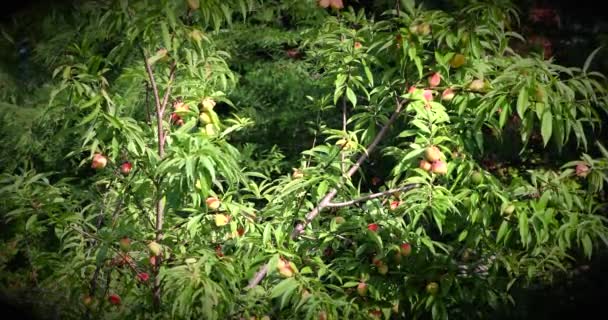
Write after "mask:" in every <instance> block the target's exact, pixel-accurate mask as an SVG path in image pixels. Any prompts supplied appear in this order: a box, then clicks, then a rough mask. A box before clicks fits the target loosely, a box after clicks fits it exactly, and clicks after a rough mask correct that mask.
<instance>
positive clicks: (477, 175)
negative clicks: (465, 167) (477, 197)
mask: <svg viewBox="0 0 608 320" xmlns="http://www.w3.org/2000/svg"><path fill="white" fill-rule="evenodd" d="M482 181H483V175H482V174H481V172H477V171H475V172H473V174H472V175H471V182H473V184H475V185H479V184H481V182H482Z"/></svg>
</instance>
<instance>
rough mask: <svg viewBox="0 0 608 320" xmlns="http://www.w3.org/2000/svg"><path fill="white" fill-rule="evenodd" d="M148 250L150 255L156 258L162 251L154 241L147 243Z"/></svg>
mask: <svg viewBox="0 0 608 320" xmlns="http://www.w3.org/2000/svg"><path fill="white" fill-rule="evenodd" d="M148 250H150V255H152V256H158V255H160V253H161V251H162V247H161V245H160V244H158V243H157V242H156V241H150V243H148Z"/></svg>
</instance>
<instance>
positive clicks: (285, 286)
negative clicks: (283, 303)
mask: <svg viewBox="0 0 608 320" xmlns="http://www.w3.org/2000/svg"><path fill="white" fill-rule="evenodd" d="M297 286H298V282H297V281H296V280H295V279H294V278H287V279H284V280H283V281H281V282H279V284H277V285H276V286H275V287H274V288H272V291H270V297H271V298H276V297H278V296H281V295H283V293H285V292H286V291H288V290H289V289H293V288H294V287H297Z"/></svg>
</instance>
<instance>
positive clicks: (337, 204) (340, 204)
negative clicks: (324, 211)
mask: <svg viewBox="0 0 608 320" xmlns="http://www.w3.org/2000/svg"><path fill="white" fill-rule="evenodd" d="M419 186H420V184H418V183H413V184H408V185H407V186H404V187H401V188H395V189H390V190H386V191H383V192H378V193H372V194H368V195H366V196H364V197H361V198H357V199H353V200H349V201H344V202H330V203H328V204H327V205H326V207H328V208H340V207H348V206H352V205H353V204H355V203H359V202H363V201H367V200H371V199H376V198H380V197H383V196H386V195H389V194H393V193H395V192H400V191H408V190H411V189H414V188H418V187H419Z"/></svg>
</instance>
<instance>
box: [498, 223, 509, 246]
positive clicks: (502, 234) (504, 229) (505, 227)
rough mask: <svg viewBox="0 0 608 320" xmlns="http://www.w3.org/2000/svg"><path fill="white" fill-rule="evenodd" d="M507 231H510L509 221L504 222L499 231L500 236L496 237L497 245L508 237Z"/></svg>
mask: <svg viewBox="0 0 608 320" xmlns="http://www.w3.org/2000/svg"><path fill="white" fill-rule="evenodd" d="M507 231H509V223H508V222H507V221H503V222H502V224H501V225H500V228H499V229H498V234H497V235H496V243H499V242H500V240H502V239H503V238H504V237H505V236H506V235H507Z"/></svg>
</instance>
